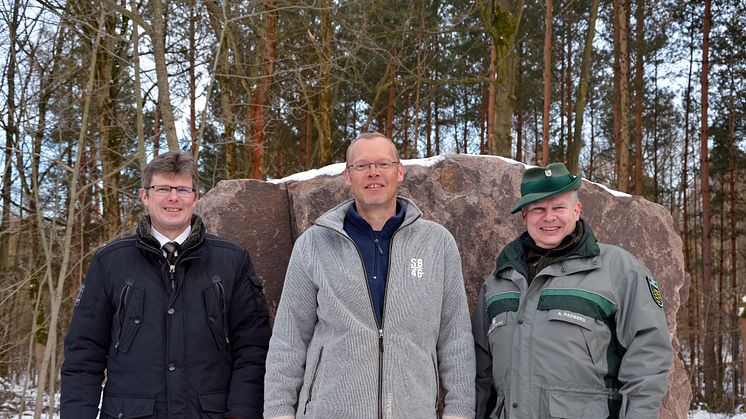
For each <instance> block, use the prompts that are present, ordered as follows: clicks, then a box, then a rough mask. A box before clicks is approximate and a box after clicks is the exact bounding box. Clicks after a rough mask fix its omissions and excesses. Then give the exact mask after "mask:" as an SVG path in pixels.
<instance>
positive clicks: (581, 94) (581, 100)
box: [567, 0, 599, 173]
mask: <svg viewBox="0 0 746 419" xmlns="http://www.w3.org/2000/svg"><path fill="white" fill-rule="evenodd" d="M598 6H599V0H592V2H591V10H590V18H589V19H588V33H586V35H585V45H584V46H583V58H582V59H581V62H580V81H579V82H578V97H577V99H576V100H575V124H574V132H573V138H572V143H571V144H570V147H569V148H568V150H567V170H569V171H570V173H578V172H579V171H580V150H581V149H582V148H583V117H584V113H585V101H586V96H587V95H588V85H589V83H590V75H591V57H592V56H593V38H594V36H595V34H596V20H597V19H598Z"/></svg>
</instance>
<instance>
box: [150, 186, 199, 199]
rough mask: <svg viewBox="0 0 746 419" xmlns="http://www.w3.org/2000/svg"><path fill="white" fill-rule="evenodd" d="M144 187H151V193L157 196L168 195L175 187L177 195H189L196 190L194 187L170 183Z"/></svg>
mask: <svg viewBox="0 0 746 419" xmlns="http://www.w3.org/2000/svg"><path fill="white" fill-rule="evenodd" d="M145 189H152V190H153V193H155V194H156V195H159V196H168V195H170V194H171V190H172V189H176V194H177V195H179V196H185V197H186V196H191V195H193V194H194V193H195V192H197V190H196V189H194V188H192V187H189V186H170V185H151V186H148V187H147V188H145Z"/></svg>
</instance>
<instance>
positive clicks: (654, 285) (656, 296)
mask: <svg viewBox="0 0 746 419" xmlns="http://www.w3.org/2000/svg"><path fill="white" fill-rule="evenodd" d="M645 280H646V281H648V289H649V290H650V296H651V297H653V301H655V304H656V305H657V306H658V307H660V308H663V296H662V295H661V290H660V288H659V287H658V282H657V281H656V280H655V279H653V277H652V276H646V277H645Z"/></svg>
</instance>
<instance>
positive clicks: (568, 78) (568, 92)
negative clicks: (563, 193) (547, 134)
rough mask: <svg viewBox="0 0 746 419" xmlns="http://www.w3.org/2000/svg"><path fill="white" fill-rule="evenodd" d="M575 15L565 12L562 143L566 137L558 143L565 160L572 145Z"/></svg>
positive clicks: (561, 157)
mask: <svg viewBox="0 0 746 419" xmlns="http://www.w3.org/2000/svg"><path fill="white" fill-rule="evenodd" d="M574 16H575V14H574V13H568V14H567V28H566V31H565V33H566V34H567V67H566V68H567V71H566V72H565V102H566V106H565V112H566V113H567V118H566V121H567V134H565V132H562V133H561V135H562V138H563V140H562V143H564V139H565V138H566V139H567V146H566V147H562V146H561V145H560V153H561V154H560V160H562V161H566V160H567V150H568V149H569V148H570V147H571V146H572V121H573V119H572V93H573V88H572V69H573V61H572V39H573V24H574V20H573V17H574Z"/></svg>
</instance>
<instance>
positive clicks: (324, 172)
mask: <svg viewBox="0 0 746 419" xmlns="http://www.w3.org/2000/svg"><path fill="white" fill-rule="evenodd" d="M441 160H445V157H443V156H435V157H428V158H425V159H403V160H402V161H401V162H402V164H403V165H404V166H424V167H429V166H432V165H434V164H435V163H437V162H439V161H441ZM344 171H345V163H334V164H330V165H328V166H324V167H322V168H319V169H311V170H306V171H305V172H299V173H294V174H292V175H290V176H286V177H284V178H282V179H269V180H267V182H269V183H275V184H278V183H285V182H290V181H301V180H308V179H313V178H315V177H318V176H336V175H339V174H342V173H343V172H344Z"/></svg>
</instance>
